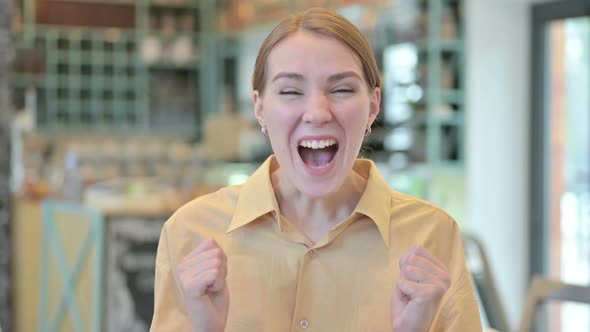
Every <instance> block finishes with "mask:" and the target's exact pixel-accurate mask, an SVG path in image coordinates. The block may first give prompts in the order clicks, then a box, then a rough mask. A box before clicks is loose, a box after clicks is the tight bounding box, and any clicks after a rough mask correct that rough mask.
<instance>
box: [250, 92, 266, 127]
mask: <svg viewBox="0 0 590 332" xmlns="http://www.w3.org/2000/svg"><path fill="white" fill-rule="evenodd" d="M252 100H253V101H254V115H255V116H256V119H257V120H258V123H259V124H260V127H264V126H265V124H264V116H263V114H262V96H261V95H260V92H258V90H254V93H253V94H252Z"/></svg>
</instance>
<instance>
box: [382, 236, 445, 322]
mask: <svg viewBox="0 0 590 332" xmlns="http://www.w3.org/2000/svg"><path fill="white" fill-rule="evenodd" d="M399 264H400V278H399V280H398V282H397V285H396V287H395V291H394V294H393V298H392V300H391V319H392V323H393V331H395V332H426V331H428V329H429V328H430V324H431V323H432V320H433V318H434V316H435V315H436V312H437V311H438V307H439V304H440V301H441V299H442V297H443V295H444V294H445V292H446V291H447V290H448V289H449V287H450V286H451V278H450V276H449V271H448V268H447V267H446V266H445V265H444V264H443V263H442V262H441V261H439V260H438V259H436V258H435V257H434V256H432V254H430V253H429V252H428V251H427V250H426V249H424V248H423V247H420V246H414V247H412V248H411V249H410V250H409V251H408V252H406V253H405V254H404V256H403V257H402V258H401V260H400V263H399Z"/></svg>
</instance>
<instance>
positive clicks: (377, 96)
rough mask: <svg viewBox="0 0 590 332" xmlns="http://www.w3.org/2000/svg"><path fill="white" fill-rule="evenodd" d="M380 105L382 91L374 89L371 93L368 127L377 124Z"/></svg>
mask: <svg viewBox="0 0 590 332" xmlns="http://www.w3.org/2000/svg"><path fill="white" fill-rule="evenodd" d="M379 105H381V89H379V88H378V87H376V88H374V89H373V91H372V93H371V101H370V106H369V107H370V108H369V123H367V125H368V126H371V125H372V124H373V122H375V119H376V118H377V115H379V110H380V107H379Z"/></svg>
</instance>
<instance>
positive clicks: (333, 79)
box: [271, 71, 362, 82]
mask: <svg viewBox="0 0 590 332" xmlns="http://www.w3.org/2000/svg"><path fill="white" fill-rule="evenodd" d="M347 77H355V78H357V79H359V80H362V79H361V76H360V75H359V74H357V73H356V72H354V71H345V72H341V73H337V74H333V75H330V76H329V77H328V82H337V81H340V80H342V79H345V78H347ZM281 78H290V79H293V80H296V81H305V77H304V76H303V75H302V74H299V73H293V72H280V73H278V74H276V75H275V76H274V77H273V79H272V81H271V82H274V81H276V80H278V79H281Z"/></svg>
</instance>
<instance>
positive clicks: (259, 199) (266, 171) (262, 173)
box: [227, 156, 279, 233]
mask: <svg viewBox="0 0 590 332" xmlns="http://www.w3.org/2000/svg"><path fill="white" fill-rule="evenodd" d="M273 161H274V156H270V157H268V158H267V159H266V161H265V162H264V163H263V164H262V165H261V166H260V167H259V168H258V169H257V170H256V171H255V172H254V173H253V174H252V175H251V176H250V177H249V178H248V180H247V181H246V183H244V185H243V187H242V189H241V190H240V194H239V197H238V203H237V205H236V209H235V211H234V215H233V217H232V220H231V222H230V224H229V228H228V229H227V232H228V233H229V232H231V231H233V230H235V229H236V228H240V227H242V226H244V225H246V224H248V223H249V222H251V221H254V220H256V218H258V217H260V216H262V215H265V214H267V213H269V212H272V211H278V210H279V209H278V203H277V200H276V197H275V195H274V191H273V188H272V183H271V181H270V173H271V166H272V164H273Z"/></svg>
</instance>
